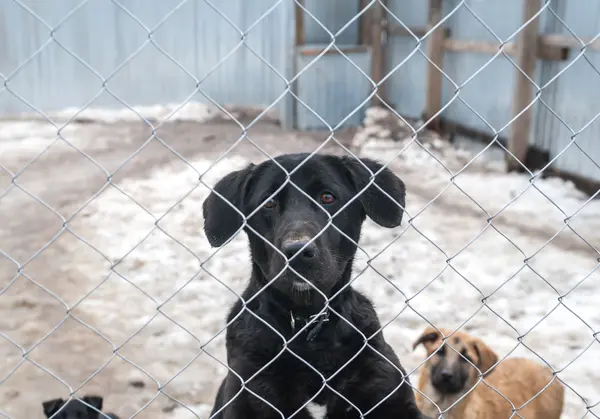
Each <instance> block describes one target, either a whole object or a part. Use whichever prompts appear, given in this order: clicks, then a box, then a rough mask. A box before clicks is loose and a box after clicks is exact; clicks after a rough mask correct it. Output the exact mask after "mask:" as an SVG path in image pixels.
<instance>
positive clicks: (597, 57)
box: [532, 0, 600, 180]
mask: <svg viewBox="0 0 600 419" xmlns="http://www.w3.org/2000/svg"><path fill="white" fill-rule="evenodd" d="M553 3H555V5H554V7H553V9H554V10H555V11H556V12H557V14H558V15H559V17H560V18H561V20H563V21H564V23H565V24H566V25H567V26H565V25H564V24H563V23H561V22H560V21H558V20H557V19H553V21H552V22H550V23H549V24H548V25H547V26H546V27H544V28H543V30H544V31H545V32H554V33H557V32H558V33H561V34H563V35H568V36H572V35H571V32H570V31H569V29H567V27H568V28H570V29H571V30H572V31H573V32H575V34H576V35H578V36H579V37H582V38H586V37H587V38H592V37H594V36H596V35H597V34H598V33H599V32H600V4H599V3H598V2H596V1H591V0H581V1H580V2H577V3H576V4H575V3H573V2H566V1H564V0H560V1H556V2H553ZM579 53H580V48H573V49H571V50H570V57H569V60H568V61H566V62H561V63H550V62H547V63H544V64H543V69H542V78H541V81H540V84H546V83H548V81H550V80H551V79H552V78H553V77H555V76H556V75H557V74H558V73H559V72H560V71H562V70H564V69H565V68H566V67H567V66H569V65H570V64H571V63H572V62H573V61H574V60H575V62H574V63H573V64H572V65H571V66H570V67H569V68H568V69H567V70H566V71H565V72H564V73H562V74H561V75H560V76H559V77H558V78H557V79H556V80H555V81H554V82H553V83H552V84H550V85H549V86H548V87H547V88H545V89H544V90H543V92H542V99H543V100H544V101H545V102H546V103H547V105H548V106H549V107H550V108H551V109H552V110H553V111H554V113H556V114H557V115H558V116H559V118H560V119H559V118H557V117H556V116H555V115H553V113H552V112H551V111H549V110H548V109H547V108H545V107H544V106H540V107H539V108H540V111H539V112H538V115H539V117H538V124H537V125H536V130H535V132H534V133H533V135H532V142H533V143H535V144H536V145H538V146H541V147H543V148H546V149H548V150H549V151H550V155H551V157H555V156H559V155H560V157H558V159H557V160H556V162H555V163H554V164H553V167H557V168H558V169H561V170H563V171H566V172H570V173H574V174H577V175H580V176H583V177H586V178H589V179H594V180H600V169H599V168H598V164H600V141H598V138H600V121H599V120H596V121H594V122H593V123H592V124H591V125H590V126H588V127H587V128H585V129H584V130H583V131H581V129H582V128H583V127H584V126H586V125H587V124H588V123H589V122H590V121H592V120H593V119H594V118H596V117H597V116H598V114H599V113H600V101H598V97H599V96H600V52H598V51H592V50H588V51H586V52H585V56H582V57H580V58H577V57H578V55H579ZM561 120H562V121H561ZM580 131H581V133H579V132H580ZM574 133H578V134H577V135H576V136H575V141H576V142H577V144H578V145H579V146H580V147H581V148H582V149H583V150H584V152H585V153H587V154H588V156H589V157H588V156H586V155H585V154H584V153H583V152H581V151H580V150H578V149H577V147H576V146H575V144H573V145H571V146H569V143H570V142H571V140H572V137H573V134H574ZM567 147H568V148H567ZM565 148H567V149H566V151H565V152H564V153H563V150H565ZM561 153H562V154H561ZM590 158H591V159H590Z"/></svg>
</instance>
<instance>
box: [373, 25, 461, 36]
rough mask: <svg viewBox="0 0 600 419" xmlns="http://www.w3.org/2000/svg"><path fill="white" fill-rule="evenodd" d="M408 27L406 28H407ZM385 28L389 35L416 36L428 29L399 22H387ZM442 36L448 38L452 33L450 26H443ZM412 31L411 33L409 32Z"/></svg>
mask: <svg viewBox="0 0 600 419" xmlns="http://www.w3.org/2000/svg"><path fill="white" fill-rule="evenodd" d="M407 28H408V29H407ZM385 30H386V31H387V33H388V35H390V36H411V37H412V36H413V35H414V36H416V37H418V38H423V37H424V36H425V35H426V34H427V32H428V30H429V29H427V28H425V27H420V26H407V27H406V28H405V27H404V26H402V25H399V24H392V23H388V24H387V25H386V26H385ZM409 31H410V32H409ZM443 31H444V37H445V38H449V37H450V36H451V35H452V31H451V30H450V28H444V29H443ZM411 32H412V34H411Z"/></svg>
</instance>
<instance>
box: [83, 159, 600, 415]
mask: <svg viewBox="0 0 600 419" xmlns="http://www.w3.org/2000/svg"><path fill="white" fill-rule="evenodd" d="M363 155H366V156H370V157H374V158H378V157H383V156H382V155H379V156H378V155H377V153H368V152H363ZM411 157H412V156H411V155H405V156H404V158H403V159H400V160H398V161H397V162H394V164H393V165H392V168H393V170H395V171H397V173H398V174H399V175H400V176H401V177H403V178H404V180H405V182H406V183H407V185H408V191H409V195H408V199H407V202H408V205H407V211H408V213H409V214H411V217H415V218H414V219H412V220H411V222H410V223H406V222H405V223H403V226H401V227H399V228H396V229H390V230H387V229H384V228H382V227H379V226H377V225H375V224H374V223H372V222H370V221H368V222H367V223H366V224H365V227H364V233H363V236H362V239H361V242H360V243H361V248H362V251H359V255H358V258H357V262H356V269H355V272H356V273H358V272H360V271H362V270H363V269H364V268H365V266H366V261H367V260H369V259H371V258H373V257H375V256H376V255H377V257H376V258H375V260H374V261H373V262H372V268H368V269H367V270H366V271H365V273H364V274H362V275H360V276H358V278H357V279H356V280H355V284H354V285H355V286H356V288H358V289H360V290H361V291H363V292H364V293H366V294H367V295H368V296H369V297H370V298H372V300H373V301H374V302H375V304H376V308H377V311H378V313H379V315H380V317H381V320H382V323H383V324H384V325H386V327H385V329H384V334H385V336H386V338H387V339H388V341H389V342H390V344H391V345H392V346H393V347H394V348H395V350H396V351H397V353H398V355H399V357H400V359H401V360H402V362H403V363H404V365H405V366H406V367H407V368H408V369H409V370H412V369H414V368H417V367H418V366H419V364H420V362H421V361H422V359H423V353H422V352H421V351H420V350H419V351H415V352H413V351H412V349H411V343H412V342H413V341H414V339H415V338H416V337H417V336H418V334H419V333H420V332H421V331H422V330H423V328H424V327H426V326H427V324H428V323H427V321H429V322H431V323H433V324H435V325H436V326H439V327H450V328H456V327H459V326H461V325H462V324H463V323H465V322H466V325H465V328H466V330H468V331H469V332H470V333H474V334H476V335H478V336H481V337H482V338H483V339H485V340H486V341H487V342H488V343H489V344H490V345H491V346H492V347H493V348H494V349H495V350H496V351H497V352H498V353H499V354H500V356H507V355H509V354H510V353H511V351H512V350H513V349H515V348H516V349H515V352H514V354H513V355H523V356H528V357H533V358H534V359H539V358H537V357H536V355H535V354H534V353H532V352H531V351H529V350H528V349H526V348H525V346H524V345H527V347H529V348H530V349H531V350H533V351H535V353H536V354H537V355H538V356H540V357H541V358H543V359H544V360H545V361H547V362H548V363H549V364H550V365H551V366H552V367H554V368H555V369H558V370H560V373H559V377H560V378H561V379H563V380H564V381H565V382H566V383H568V384H569V385H570V386H571V388H572V389H573V390H575V391H577V392H578V393H579V394H581V396H583V397H585V398H587V400H588V402H589V403H590V404H593V403H595V402H598V401H600V393H599V390H598V386H597V383H598V382H600V372H598V370H597V369H593V368H589V366H590V365H592V363H593V362H594V361H595V360H597V359H598V356H600V345H599V344H598V342H597V341H594V338H593V332H592V329H593V330H599V329H600V312H599V311H598V309H597V299H598V295H599V294H598V289H600V277H599V275H598V274H597V273H595V272H594V273H592V272H593V270H594V269H595V267H596V266H597V260H596V259H595V258H594V257H592V256H590V253H586V252H583V251H569V250H568V249H564V248H560V247H558V246H555V245H554V244H553V243H550V244H548V245H546V241H547V240H548V239H549V238H550V237H551V234H550V233H552V232H549V235H548V237H539V236H538V235H535V234H530V233H529V232H528V231H524V230H523V229H521V228H520V227H518V226H512V225H511V223H510V221H511V220H514V221H522V220H528V219H531V218H532V217H535V218H547V217H550V218H549V220H550V221H548V220H546V221H545V223H546V224H548V223H551V221H552V219H551V209H549V208H551V206H548V205H544V203H545V202H546V201H544V199H543V197H540V196H541V195H539V193H538V192H537V191H536V193H537V195H531V196H529V195H527V196H526V195H523V196H524V197H523V198H521V199H520V201H519V204H518V205H517V204H516V203H515V204H514V206H513V205H511V206H510V207H509V209H510V211H509V210H505V211H506V212H503V214H505V215H506V214H508V215H506V217H507V218H508V224H507V225H502V227H498V230H500V231H501V233H502V234H504V235H505V236H506V237H507V238H505V237H503V235H502V234H500V233H499V232H498V231H496V230H494V229H493V228H492V227H487V228H486V225H487V223H486V217H485V216H484V214H483V212H480V213H476V212H474V213H472V212H466V211H461V210H460V209H458V210H457V209H456V208H448V207H447V206H446V205H436V204H431V205H430V206H429V207H427V209H426V210H425V211H422V209H423V208H424V207H426V206H427V205H428V203H429V201H428V199H426V198H424V196H423V193H422V191H421V193H420V194H415V193H412V192H411V189H412V188H411V186H412V185H413V184H414V182H421V184H420V185H419V187H420V189H421V190H425V191H430V192H432V191H433V192H435V189H436V187H437V183H436V180H439V179H437V178H436V177H433V178H431V179H429V180H428V181H425V182H424V181H423V180H422V179H420V178H419V176H415V175H414V174H411V171H410V170H407V169H410V167H409V168H406V167H405V166H403V163H404V162H405V161H406V160H410V158H411ZM247 163H248V162H247V161H246V160H245V159H244V158H242V157H239V156H234V155H232V156H229V157H226V158H225V159H223V160H222V161H221V162H219V163H218V164H216V165H215V166H213V167H212V168H211V165H212V162H210V161H206V160H199V161H196V162H194V163H193V168H186V169H180V168H179V169H178V168H174V167H171V168H169V167H165V168H164V170H160V171H157V172H155V173H154V174H152V175H151V176H150V177H148V178H147V179H142V180H138V181H135V182H129V183H125V184H123V185H118V186H119V189H120V190H117V189H115V188H111V189H109V190H107V191H106V192H105V193H104V194H103V195H102V196H100V197H99V198H98V199H97V200H96V201H94V202H92V203H91V204H90V205H89V206H88V207H86V209H85V212H84V213H83V214H82V217H81V218H80V221H83V222H84V223H85V224H86V228H85V230H86V231H90V228H91V229H92V230H91V231H93V233H92V234H91V235H90V236H89V237H86V240H88V241H89V242H90V243H91V244H92V245H93V246H94V247H95V248H96V249H98V251H100V252H102V254H104V255H106V256H107V257H108V258H109V259H110V260H112V261H113V263H114V262H116V261H120V262H119V263H117V264H116V266H115V268H114V271H115V272H116V273H113V274H111V276H110V278H109V280H107V281H106V282H105V283H104V284H103V285H102V286H101V287H100V288H99V289H98V290H97V291H96V292H94V293H93V294H92V295H91V296H89V297H88V298H87V299H86V300H85V301H84V302H83V304H82V306H81V307H80V308H81V309H82V310H83V311H84V312H85V313H86V314H87V315H88V317H89V319H90V323H91V324H93V325H94V326H95V327H96V328H98V330H100V331H101V332H102V333H103V334H105V335H106V336H107V337H109V339H111V341H113V342H115V344H117V345H118V344H119V343H120V342H124V341H125V340H126V339H127V338H128V337H129V336H131V335H132V334H134V333H136V331H137V330H139V329H140V328H142V327H143V326H145V325H146V327H145V332H144V333H146V332H147V334H149V335H150V336H148V337H147V338H145V341H143V342H141V343H140V345H141V347H142V348H146V350H147V351H149V353H148V355H147V356H145V357H143V358H142V359H140V360H137V359H136V362H137V363H138V364H139V365H140V366H141V367H142V368H143V369H144V370H145V371H146V372H147V373H149V374H150V375H152V376H153V377H154V378H155V379H157V380H158V381H159V382H161V383H164V382H166V381H167V380H169V379H171V378H172V377H173V375H175V374H177V373H179V372H180V370H181V369H182V368H183V367H185V365H186V364H187V363H188V362H192V363H191V365H189V366H188V367H187V368H186V369H185V372H184V373H182V374H181V375H180V376H178V377H177V378H176V379H175V380H173V381H172V382H171V383H170V384H169V385H167V387H166V392H168V393H169V394H171V393H172V394H173V395H174V396H175V397H176V398H178V399H180V400H183V401H184V402H186V403H206V404H210V403H212V399H210V398H209V399H203V400H189V387H193V388H198V387H200V388H201V389H202V390H203V391H201V393H209V394H213V395H214V392H215V391H216V387H217V385H218V383H219V381H220V380H221V378H222V377H223V376H224V374H225V368H224V367H223V366H221V365H219V364H218V363H217V362H216V361H215V360H214V359H212V358H211V356H214V357H215V358H217V359H219V360H220V361H221V362H225V361H224V360H225V358H224V354H225V353H224V348H223V333H222V329H223V327H224V326H225V322H224V318H225V315H226V313H227V310H228V307H229V306H230V305H231V304H232V303H233V301H234V300H235V298H236V293H239V292H241V290H242V289H243V288H244V286H245V283H246V281H247V276H248V272H249V255H248V249H247V244H246V240H245V237H244V236H243V234H239V235H238V236H237V237H236V238H235V239H234V240H233V241H232V242H230V243H229V244H228V245H226V246H225V247H223V248H222V249H219V250H217V251H215V250H214V249H211V248H210V246H209V245H208V242H207V240H206V238H205V237H204V233H203V231H202V225H203V220H202V213H201V205H202V202H203V200H204V199H205V198H206V196H207V195H208V193H209V189H208V188H206V187H205V186H203V185H202V184H200V183H199V182H198V176H199V173H200V174H203V173H204V172H206V171H207V170H208V173H207V174H206V175H205V176H204V177H203V179H206V180H205V181H206V182H207V183H208V184H210V185H212V184H214V182H216V180H218V179H219V178H220V177H222V176H224V175H225V174H227V173H228V172H229V171H231V170H235V169H238V168H241V167H243V166H244V165H245V164H247ZM423 170H425V168H423ZM404 173H407V174H408V176H405V175H404ZM465 176H466V175H465ZM459 181H460V182H462V183H461V187H463V188H466V189H469V190H470V191H471V192H472V193H473V194H475V195H477V201H478V202H479V203H480V205H482V206H486V207H489V208H496V207H501V206H502V205H504V204H506V203H507V202H508V201H509V200H510V197H511V196H512V195H513V194H514V193H515V191H518V190H520V189H521V188H522V187H525V186H527V184H528V182H527V179H526V178H524V177H523V176H517V175H503V174H499V173H493V174H492V173H490V174H487V175H481V174H478V175H475V174H474V175H471V176H469V177H466V178H464V179H463V178H462V176H461V177H459V178H458V179H457V183H458V182H459ZM539 183H540V189H543V190H546V191H547V193H549V194H550V195H551V196H552V199H553V200H554V201H555V202H556V203H558V204H559V205H560V206H561V208H565V209H567V210H568V211H569V212H573V211H575V210H576V209H577V208H578V207H580V206H581V205H583V204H584V203H585V199H584V197H583V196H581V195H580V194H579V193H577V192H576V191H575V190H574V189H573V188H572V186H570V185H569V184H567V183H565V182H562V181H556V180H550V181H545V180H541V181H540V182H539ZM455 193H456V195H457V196H458V195H460V192H459V191H458V192H455ZM425 195H427V194H425ZM132 198H133V199H132ZM463 201H464V202H462V203H457V205H459V204H462V205H467V204H466V203H465V202H468V200H467V199H463ZM588 208H590V210H588V213H587V217H590V219H589V220H591V219H592V218H594V217H596V219H597V217H598V215H599V212H600V211H599V207H598V205H597V203H595V202H594V203H590V204H589V206H588ZM421 211H422V212H421ZM589 220H588V221H589ZM546 224H543V225H544V226H545V225H546ZM73 229H74V230H75V231H77V225H76V223H75V224H74V225H73ZM83 230H84V229H83V228H82V231H83ZM482 231H483V233H482ZM598 231H600V230H591V231H586V233H588V234H589V235H590V236H592V238H593V239H597V238H598V237H597V236H598V234H599V233H598ZM476 237H478V238H477V239H476V240H475V241H473V239H475V238H476ZM511 241H512V243H511ZM391 242H393V244H392V245H391V246H389V247H388V244H389V243H391ZM470 242H471V244H470V245H469V246H468V247H467V248H466V249H464V250H462V251H460V249H462V248H463V247H465V246H466V245H467V244H469V243H470ZM140 243H141V244H140ZM513 243H523V244H524V247H527V249H538V250H539V249H542V250H541V251H540V252H539V253H535V254H534V253H531V251H528V252H526V253H525V256H524V255H523V254H522V253H521V252H520V251H518V250H517V249H516V248H515V246H514V245H513ZM526 257H529V258H531V259H530V260H528V264H527V265H525V264H524V262H523V261H524V259H525V258H526ZM447 260H450V262H449V263H446V261H447ZM590 273H592V274H591V276H589V275H590ZM542 278H543V279H542ZM432 281H433V282H432ZM581 281H583V282H581ZM555 289H556V290H557V291H558V292H557V291H555ZM569 290H570V291H569ZM559 294H560V295H563V298H562V303H559V300H558V297H559ZM484 296H486V297H488V298H487V300H486V305H484V304H483V303H482V298H483V297H484ZM157 307H160V313H159V312H157ZM162 313H164V315H163V314H162ZM578 317H579V318H578ZM424 318H425V319H427V321H425V320H424ZM542 319H543V320H542ZM540 320H542V321H541V323H539V322H540ZM584 321H585V322H587V324H588V325H589V327H588V326H586V325H585V323H584ZM513 328H514V329H513ZM532 328H533V330H530V329H532ZM219 333H220V334H219ZM217 334H218V336H217V338H215V339H214V340H213V337H214V336H215V335H217ZM523 335H524V336H525V337H524V338H523V343H524V345H519V344H518V340H517V338H518V337H519V336H523ZM144 336H146V335H144ZM158 344H162V348H160V347H157V346H156V345H158ZM204 345H206V346H205V350H206V351H207V353H210V354H211V356H208V355H206V354H205V353H202V351H201V350H200V347H201V346H204ZM590 345H591V346H590ZM157 348H159V349H157ZM586 348H588V349H587V350H586ZM124 350H125V351H126V350H127V348H125V349H124ZM198 354H200V355H199V356H198V357H197V358H195V357H196V356H197V355H198ZM579 355H581V356H580V357H579V358H577V357H578V356H579ZM192 360H193V361H192ZM574 360H575V361H574ZM572 361H574V362H573V363H571V362H572ZM417 373H418V372H417ZM416 380H417V376H416V374H415V375H413V376H412V382H413V383H416ZM583 407H584V404H583V403H582V402H581V400H579V398H578V397H577V396H576V395H575V394H574V393H573V392H572V391H570V390H568V391H567V406H566V409H565V416H564V417H565V418H575V417H581V415H582V414H583V413H584V412H585V410H584V409H583ZM183 410H185V409H183ZM183 410H182V409H176V412H177V415H178V416H176V417H180V416H179V415H184V414H189V412H183ZM181 417H184V416H181ZM186 417H187V416H186Z"/></svg>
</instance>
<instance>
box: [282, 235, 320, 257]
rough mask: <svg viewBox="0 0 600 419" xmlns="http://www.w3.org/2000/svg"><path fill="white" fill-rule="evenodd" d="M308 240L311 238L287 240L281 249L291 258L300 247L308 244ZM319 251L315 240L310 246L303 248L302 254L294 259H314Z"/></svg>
mask: <svg viewBox="0 0 600 419" xmlns="http://www.w3.org/2000/svg"><path fill="white" fill-rule="evenodd" d="M308 242H309V240H286V241H285V242H283V244H282V246H281V251H282V252H283V254H284V255H285V256H286V257H287V258H288V259H290V258H291V257H292V256H294V255H295V254H296V253H298V251H299V250H300V249H302V248H303V247H304V246H306V244H307V243H308ZM317 252H318V250H317V246H316V245H315V243H314V242H311V243H310V244H309V245H308V246H306V247H304V249H302V251H301V252H300V254H299V255H298V256H296V257H295V258H294V260H296V259H300V260H304V261H309V260H310V259H313V258H314V257H315V256H317Z"/></svg>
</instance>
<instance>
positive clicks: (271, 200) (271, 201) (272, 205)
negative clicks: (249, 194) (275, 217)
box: [263, 198, 277, 209]
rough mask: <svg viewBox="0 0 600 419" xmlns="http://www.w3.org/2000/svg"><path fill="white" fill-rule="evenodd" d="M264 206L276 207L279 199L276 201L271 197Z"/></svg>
mask: <svg viewBox="0 0 600 419" xmlns="http://www.w3.org/2000/svg"><path fill="white" fill-rule="evenodd" d="M263 206H264V207H265V208H268V209H272V208H275V207H276V206H277V201H275V200H274V199H273V198H271V199H269V200H268V201H267V202H265V204H264V205H263Z"/></svg>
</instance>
